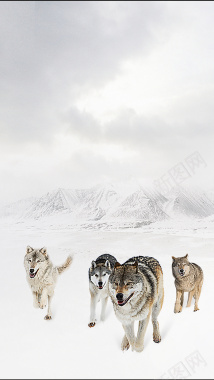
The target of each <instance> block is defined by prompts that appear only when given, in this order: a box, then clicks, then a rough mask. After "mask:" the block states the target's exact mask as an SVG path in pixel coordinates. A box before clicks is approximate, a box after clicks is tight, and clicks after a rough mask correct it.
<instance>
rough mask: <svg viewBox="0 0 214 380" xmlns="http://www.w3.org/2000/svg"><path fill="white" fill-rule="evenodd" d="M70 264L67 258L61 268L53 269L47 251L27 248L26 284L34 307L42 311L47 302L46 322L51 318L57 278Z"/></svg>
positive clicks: (25, 264)
mask: <svg viewBox="0 0 214 380" xmlns="http://www.w3.org/2000/svg"><path fill="white" fill-rule="evenodd" d="M71 262H72V258H71V257H70V256H69V257H68V258H67V260H66V262H65V263H64V264H63V265H62V266H57V267H54V266H53V264H52V263H51V261H50V259H49V256H48V254H47V249H46V248H45V247H44V248H41V249H34V248H32V247H30V246H27V252H26V255H25V257H24V267H25V270H26V274H27V282H28V284H29V285H30V288H31V290H32V293H33V304H34V307H36V308H40V309H44V308H45V307H46V305H47V302H48V313H47V315H46V316H45V319H46V320H50V319H51V318H52V317H51V301H52V297H53V294H54V288H55V286H56V281H57V277H58V275H59V274H61V273H63V272H64V270H65V269H66V268H68V267H69V265H70V264H71Z"/></svg>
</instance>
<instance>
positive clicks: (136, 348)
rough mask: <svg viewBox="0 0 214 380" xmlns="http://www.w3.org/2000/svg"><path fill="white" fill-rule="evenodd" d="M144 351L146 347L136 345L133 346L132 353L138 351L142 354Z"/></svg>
mask: <svg viewBox="0 0 214 380" xmlns="http://www.w3.org/2000/svg"><path fill="white" fill-rule="evenodd" d="M143 349H144V345H142V344H141V345H140V344H137V343H135V344H134V345H133V346H132V351H136V352H142V351H143Z"/></svg>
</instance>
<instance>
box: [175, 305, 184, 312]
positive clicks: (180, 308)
mask: <svg viewBox="0 0 214 380" xmlns="http://www.w3.org/2000/svg"><path fill="white" fill-rule="evenodd" d="M181 312H182V306H180V305H179V306H175V309H174V313H175V314H176V313H181Z"/></svg>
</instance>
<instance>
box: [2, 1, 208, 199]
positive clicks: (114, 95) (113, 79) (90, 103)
mask: <svg viewBox="0 0 214 380" xmlns="http://www.w3.org/2000/svg"><path fill="white" fill-rule="evenodd" d="M213 20H214V3H213V2H206V1H203V2H202V1H201V2H200V1H199V2H198V1H197V2H194V1H193V2H174V1H173V2H164V1H163V2H161V1H160V2H146V1H142V2H134V1H130V2H129V1H126V2H123V1H119V2H117V1H114V2H110V1H108V2H103V1H101V2H93V1H87V2H79V1H78V2H75V1H70V2H69V1H68V2H58V1H54V2H52V1H48V2H46V1H42V2H39V1H38V2H33V1H31V2H22V1H19V2H6V1H4V2H0V54H1V59H0V73H1V81H0V158H1V159H0V178H1V201H2V202H3V203H6V202H11V201H16V200H18V199H22V198H25V197H29V196H40V195H43V194H44V193H46V192H48V191H51V190H53V189H56V188H57V187H64V188H78V187H89V186H93V185H95V184H97V183H106V182H114V181H127V180H130V179H133V178H134V179H136V180H140V181H144V179H145V181H146V180H157V179H159V178H160V177H162V176H163V175H165V173H168V171H169V170H171V168H173V167H175V166H176V165H177V164H179V163H184V162H186V161H185V160H186V158H187V157H189V156H190V155H192V154H193V153H194V152H198V153H199V154H200V157H201V158H202V159H203V160H204V162H205V164H204V165H201V167H200V168H198V171H197V173H196V171H195V172H194V175H192V177H194V178H195V179H197V181H198V182H199V183H200V182H202V183H203V184H206V185H207V186H210V187H214V186H213V185H212V182H213V179H214V173H213V167H214V165H213V163H214V22H213ZM199 173H200V174H199Z"/></svg>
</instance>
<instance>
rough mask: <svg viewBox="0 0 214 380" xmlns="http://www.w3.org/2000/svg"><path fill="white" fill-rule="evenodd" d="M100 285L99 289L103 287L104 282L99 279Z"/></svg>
mask: <svg viewBox="0 0 214 380" xmlns="http://www.w3.org/2000/svg"><path fill="white" fill-rule="evenodd" d="M98 286H99V289H102V288H103V283H102V281H99V282H98Z"/></svg>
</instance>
